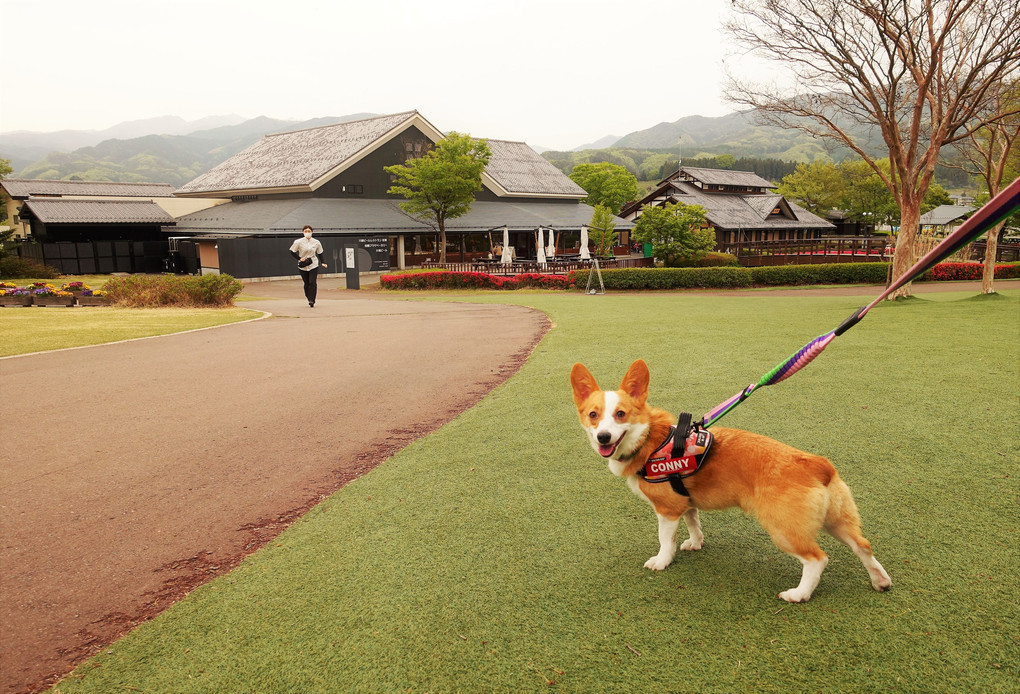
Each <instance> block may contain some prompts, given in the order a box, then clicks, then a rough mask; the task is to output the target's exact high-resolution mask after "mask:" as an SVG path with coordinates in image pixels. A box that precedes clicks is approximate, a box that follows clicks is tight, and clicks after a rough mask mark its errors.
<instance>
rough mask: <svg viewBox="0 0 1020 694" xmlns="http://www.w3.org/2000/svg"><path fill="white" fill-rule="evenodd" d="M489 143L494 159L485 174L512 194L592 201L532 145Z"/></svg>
mask: <svg viewBox="0 0 1020 694" xmlns="http://www.w3.org/2000/svg"><path fill="white" fill-rule="evenodd" d="M488 143H489V149H490V150H492V158H491V159H490V160H489V164H488V166H486V167H485V173H487V174H489V176H491V177H492V178H493V180H495V181H496V182H497V183H498V184H499V185H501V186H502V187H503V188H504V189H505V190H506V191H507V192H508V193H511V194H514V193H516V194H528V193H530V194H537V195H557V196H563V197H576V198H585V197H588V193H587V192H585V190H584V188H582V187H581V186H579V185H577V184H576V183H574V182H573V181H572V180H570V178H568V177H567V176H566V175H564V174H563V172H562V171H560V170H559V169H557V168H556V167H555V166H553V164H552V162H550V161H548V160H547V159H545V158H544V157H542V156H541V155H539V154H538V152H536V151H535V150H533V149H532V148H531V147H530V146H529V145H528V144H526V143H524V142H509V141H507V140H488Z"/></svg>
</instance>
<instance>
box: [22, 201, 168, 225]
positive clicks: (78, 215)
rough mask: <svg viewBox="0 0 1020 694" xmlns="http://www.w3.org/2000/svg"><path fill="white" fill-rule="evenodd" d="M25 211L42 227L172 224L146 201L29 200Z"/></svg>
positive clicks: (166, 215) (159, 210)
mask: <svg viewBox="0 0 1020 694" xmlns="http://www.w3.org/2000/svg"><path fill="white" fill-rule="evenodd" d="M25 207H27V208H28V209H29V210H31V213H32V215H33V216H35V218H36V219H38V220H39V221H41V222H43V223H45V224H173V223H174V218H173V217H171V216H170V215H169V214H168V213H167V212H166V211H165V210H163V208H162V207H160V206H159V205H157V204H156V203H154V202H151V201H149V200H69V199H67V198H29V199H28V200H26V201H25Z"/></svg>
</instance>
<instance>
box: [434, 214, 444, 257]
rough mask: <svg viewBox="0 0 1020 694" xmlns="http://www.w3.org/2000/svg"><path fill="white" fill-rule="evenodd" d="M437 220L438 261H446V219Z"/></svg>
mask: <svg viewBox="0 0 1020 694" xmlns="http://www.w3.org/2000/svg"><path fill="white" fill-rule="evenodd" d="M436 221H438V222H439V262H440V263H445V262H446V220H445V219H442V218H440V219H438V220H436Z"/></svg>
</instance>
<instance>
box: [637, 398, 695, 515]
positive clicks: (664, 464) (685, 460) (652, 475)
mask: <svg viewBox="0 0 1020 694" xmlns="http://www.w3.org/2000/svg"><path fill="white" fill-rule="evenodd" d="M692 419H693V415H691V413H689V412H684V413H682V414H681V415H680V417H679V420H678V421H677V423H676V426H673V427H670V428H669V436H667V437H666V440H665V441H663V442H662V445H661V446H659V447H658V448H657V449H655V451H654V452H653V453H652V454H651V455H650V456H648V461H647V462H646V463H645V466H644V467H643V468H641V469H640V470H639V471H638V473H637V474H638V476H639V477H641V479H643V480H645V481H646V482H655V483H658V482H669V486H671V487H672V488H673V491H675V492H676V493H677V494H680V495H681V496H688V497H689V496H690V492H688V491H687V487H685V486H684V483H683V478H684V477H690V476H691V475H693V474H694V473H696V472H697V471H698V470H700V469H701V466H702V465H704V464H705V461H706V460H707V459H708V452H709V450H710V449H711V448H712V439H713V437H712V434H711V433H710V432H709V431H708V430H707V429H702V428H701V426H700V425H698V424H694V425H692V424H691V420H692Z"/></svg>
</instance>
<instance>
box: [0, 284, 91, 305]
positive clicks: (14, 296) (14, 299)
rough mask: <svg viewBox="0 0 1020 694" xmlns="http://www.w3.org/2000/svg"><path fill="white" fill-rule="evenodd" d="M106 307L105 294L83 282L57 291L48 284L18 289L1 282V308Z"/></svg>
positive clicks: (67, 285)
mask: <svg viewBox="0 0 1020 694" xmlns="http://www.w3.org/2000/svg"><path fill="white" fill-rule="evenodd" d="M76 301H77V302H78V303H79V304H80V305H82V306H105V305H107V304H108V303H109V302H108V300H107V298H106V295H105V292H102V291H100V290H93V289H92V288H90V287H89V286H88V285H87V284H84V283H83V282H70V283H68V284H65V285H63V286H62V287H61V288H60V289H57V288H56V286H55V285H53V284H50V283H48V282H33V283H32V284H29V285H26V286H24V287H18V286H16V285H14V284H10V283H9V282H0V306H74V304H75V302H76Z"/></svg>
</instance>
